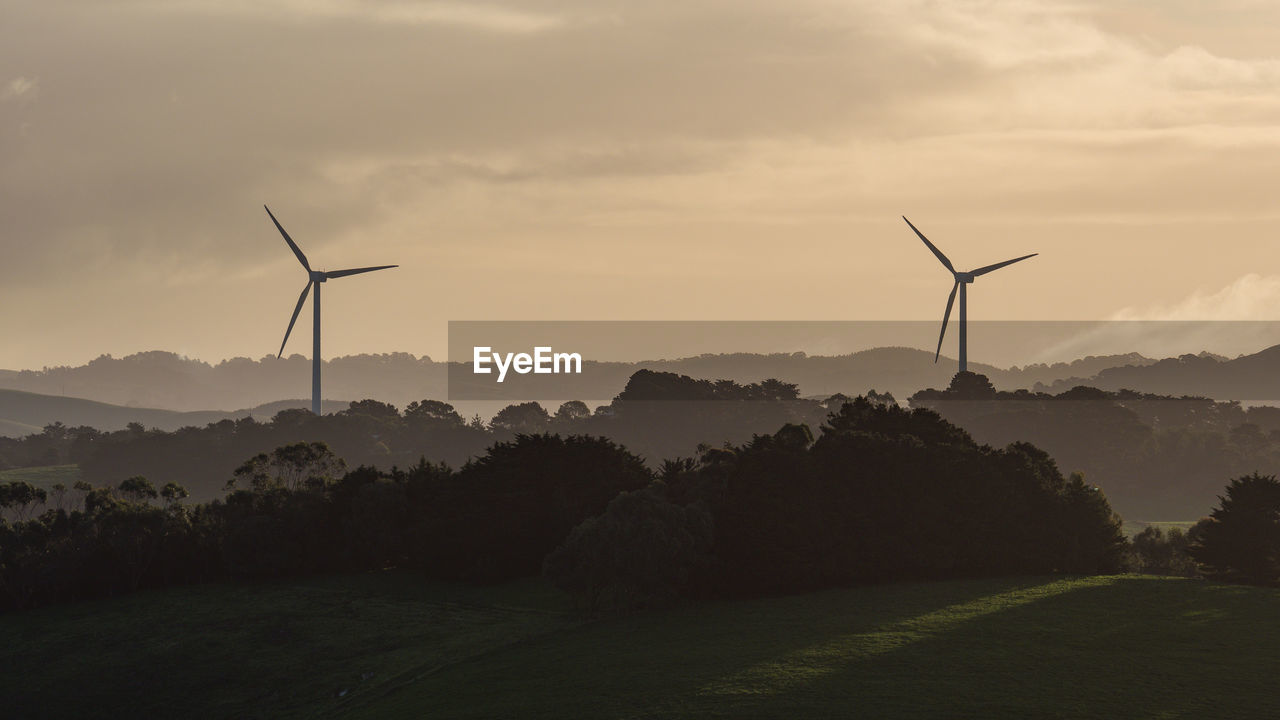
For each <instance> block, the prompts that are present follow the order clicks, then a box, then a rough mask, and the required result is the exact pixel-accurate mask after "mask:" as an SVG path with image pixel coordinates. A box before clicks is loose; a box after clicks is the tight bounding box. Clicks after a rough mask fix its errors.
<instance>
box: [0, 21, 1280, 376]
mask: <svg viewBox="0 0 1280 720" xmlns="http://www.w3.org/2000/svg"><path fill="white" fill-rule="evenodd" d="M1278 26H1280V5H1278V4H1276V3H1272V2H1262V1H1251V0H1224V1H1223V2H1218V3H1212V4H1209V3H1200V2H1190V1H1189V0H1107V1H1105V2H1102V1H1099V2H1087V1H1086V2H1048V1H1046V2H1035V1H1030V0H1022V1H1019V0H1009V1H1001V0H986V1H975V2H962V1H949V0H934V1H927V2H926V1H915V0H901V1H894V2H855V1H849V0H842V1H837V0H786V1H785V2H784V1H782V0H772V1H768V2H766V1H764V0H684V1H682V2H679V3H654V2H638V1H637V2H633V1H630V0H528V1H527V2H471V1H467V2H414V1H410V0H387V1H379V0H316V1H307V2H303V1H302V0H285V1H281V2H269V1H261V2H260V1H254V2H250V1H249V0H119V1H114V2H100V1H97V0H95V1H92V2H91V1H89V0H83V1H60V0H41V1H39V2H26V1H25V0H7V2H5V3H4V5H3V7H2V8H0V308H2V310H3V311H2V312H0V337H3V338H4V342H0V368H11V369H19V368H40V367H43V366H52V365H61V364H79V363H83V362H85V361H87V360H90V359H92V358H94V357H97V356H98V355H101V354H104V353H110V354H113V355H116V356H121V355H126V354H129V353H133V352H138V351H143V350H168V351H173V352H177V353H180V354H183V355H187V356H190V357H195V358H200V359H203V360H208V361H214V362H216V361H218V360H221V359H223V358H229V357H234V356H248V357H253V358H259V357H262V356H264V355H268V354H274V353H275V352H276V350H277V349H278V348H279V344H280V341H281V339H282V336H283V334H284V329H285V326H286V325H287V323H288V319H289V315H290V314H291V312H292V310H293V306H294V304H295V303H296V302H297V297H298V293H299V292H300V291H301V290H302V287H303V286H304V285H305V283H306V276H305V274H304V272H303V270H302V268H301V267H300V266H299V265H298V264H297V261H296V260H295V258H294V257H293V255H292V254H291V253H290V252H289V250H288V248H287V247H286V246H285V244H284V242H283V241H282V239H281V238H280V236H279V234H278V233H277V232H276V230H275V228H274V227H273V226H272V225H271V222H270V219H269V218H268V217H267V215H266V213H265V212H264V211H263V207H262V206H263V204H264V203H265V204H268V205H270V206H271V209H272V210H273V211H274V212H275V214H276V216H277V217H278V218H279V219H280V221H281V223H282V224H283V225H284V227H285V228H286V229H288V230H289V232H290V234H291V235H292V236H293V238H294V239H295V240H297V242H298V243H299V245H301V247H302V248H303V250H304V251H305V252H306V253H307V255H308V256H309V258H310V260H311V263H312V265H313V266H314V267H317V268H323V269H338V268H347V267H358V266H368V265H381V264H390V263H398V264H399V265H400V267H399V268H396V269H394V270H387V271H383V272H379V273H374V274H368V275H361V276H356V277H350V278H343V279H339V280H334V281H331V282H329V283H327V284H326V285H325V288H324V353H323V354H324V356H325V357H333V356H337V355H347V354H354V353H365V352H393V351H403V352H411V353H415V354H429V355H431V356H433V357H437V358H443V357H444V356H445V346H446V340H447V323H448V321H450V320H534V319H537V320H611V319H623V320H695V319H696V320H862V319H876V320H885V319H893V320H896V319H912V320H920V319H934V318H936V319H939V320H940V319H941V314H942V309H943V306H944V304H945V302H946V297H947V294H948V293H949V291H950V289H951V280H950V279H949V277H948V275H947V272H946V270H945V269H943V268H942V267H941V266H940V265H939V264H938V263H937V261H936V260H935V259H934V258H933V257H932V256H931V255H930V254H929V252H928V251H927V249H926V248H925V247H924V246H923V245H922V244H921V243H920V242H919V241H918V240H917V239H916V238H915V236H914V235H913V234H912V233H911V231H910V229H909V228H908V227H907V226H906V225H905V223H903V222H902V220H901V217H900V216H902V215H906V216H907V217H909V218H910V219H911V220H912V222H914V223H915V224H916V225H917V226H918V227H919V228H920V229H921V230H922V231H923V232H924V233H925V234H926V235H928V236H929V237H930V239H931V240H933V241H934V242H935V244H937V245H938V246H939V247H940V248H941V249H942V250H943V251H944V252H946V253H947V254H948V255H949V256H950V258H951V259H952V260H953V261H954V262H955V264H956V265H957V267H960V268H961V269H964V268H968V267H977V266H981V265H986V264H990V263H993V262H998V261H1001V260H1005V259H1008V258H1012V257H1016V256H1019V255H1024V254H1027V253H1032V252H1038V253H1040V255H1039V256H1038V257H1036V258H1033V259H1031V260H1029V261H1026V262H1023V263H1019V264H1017V265H1016V266H1013V267H1010V268H1006V269H1002V270H1000V271H998V272H996V273H993V274H991V275H988V276H984V277H983V278H982V279H981V280H980V281H979V282H978V283H977V284H975V285H974V286H972V287H971V288H970V294H969V316H970V318H972V319H974V320H994V319H1001V320H1096V319H1106V318H1125V319H1133V318H1138V319H1160V318H1177V319H1277V318H1280V247H1278V246H1277V241H1278V240H1280V212H1278V211H1277V205H1276V202H1275V199H1274V196H1275V184H1274V182H1273V181H1274V180H1275V179H1276V176H1277V174H1278V173H1280V50H1277V48H1276V45H1275V42H1274V28H1275V27H1278ZM307 312H309V310H308V311H307ZM303 317H304V318H306V317H307V316H306V315H304V316H303ZM310 341H311V337H310V324H309V322H302V321H300V323H299V327H298V328H296V329H295V330H294V333H293V336H292V337H291V338H290V341H289V347H288V348H287V350H286V352H301V353H309V352H310ZM931 342H932V339H930V338H926V339H925V340H923V341H922V345H924V346H928V345H930V344H931ZM726 350H732V348H726ZM975 359H976V358H975Z"/></svg>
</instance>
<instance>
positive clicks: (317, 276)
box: [262, 205, 399, 415]
mask: <svg viewBox="0 0 1280 720" xmlns="http://www.w3.org/2000/svg"><path fill="white" fill-rule="evenodd" d="M262 207H263V208H264V209H266V211H267V215H270V216H271V222H273V223H275V224H276V229H277V230H279V231H280V234H281V235H283V236H284V241H285V242H287V243H289V249H290V250H293V254H294V255H297V256H298V262H300V263H302V267H303V268H305V269H306V271H307V285H306V287H304V288H302V294H301V295H299V296H298V306H297V307H295V308H294V309H293V317H291V318H289V329H287V330H285V331H284V341H283V342H281V343H280V352H279V353H277V354H276V357H282V356H283V355H284V345H285V343H287V342H289V333H291V332H293V324H294V323H295V322H297V321H298V313H300V312H302V304H303V303H305V302H306V301H307V293H308V292H310V291H311V286H313V285H314V286H315V288H316V297H315V300H314V301H313V302H312V303H311V306H312V308H313V309H314V311H315V313H314V314H315V325H314V327H313V329H312V331H311V412H313V413H315V414H316V415H319V414H320V283H323V282H325V281H326V280H332V279H333V278H340V277H346V276H348V275H359V274H360V273H367V272H373V271H374V270H386V269H387V268H393V267H399V265H378V266H377V267H363V268H352V269H350V270H332V271H328V272H326V271H324V270H312V269H311V263H309V262H307V256H306V255H303V254H302V250H301V249H299V248H298V244H297V243H295V242H294V241H293V238H291V237H289V233H287V232H285V231H284V228H283V227H281V226H280V221H279V220H276V216H275V215H272V214H271V208H269V207H267V206H266V205H263V206H262Z"/></svg>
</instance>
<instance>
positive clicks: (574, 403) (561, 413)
mask: <svg viewBox="0 0 1280 720" xmlns="http://www.w3.org/2000/svg"><path fill="white" fill-rule="evenodd" d="M589 417H591V408H589V407H587V404H586V403H584V402H582V401H581V400H570V401H569V402H566V403H564V404H562V405H561V406H560V408H559V409H558V410H556V421H558V422H562V423H573V422H577V421H579V420H585V419H587V418H589Z"/></svg>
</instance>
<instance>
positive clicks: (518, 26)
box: [144, 0, 564, 34]
mask: <svg viewBox="0 0 1280 720" xmlns="http://www.w3.org/2000/svg"><path fill="white" fill-rule="evenodd" d="M144 5H146V6H148V7H150V8H153V9H155V10H157V11H168V12H175V11H176V12H187V13H201V14H209V15H214V16H228V15H239V16H248V17H256V18H273V19H278V20H287V21H294V22H308V21H317V20H325V21H329V20H342V21H354V22H366V23H385V24H392V25H441V26H446V27H454V28H461V29H469V30H480V31H487V32H495V33H516V34H523V33H535V32H541V31H544V30H550V29H553V28H556V27H559V26H561V25H562V24H563V23H564V21H563V18H560V17H557V16H556V15H553V14H547V13H536V12H529V11H526V10H517V9H514V8H510V7H504V6H501V5H495V4H486V3H479V2H475V3H473V2H414V1H413V0H376V1H373V2H370V1H369V0H276V1H275V2H257V1H250V0H164V2H159V3H144Z"/></svg>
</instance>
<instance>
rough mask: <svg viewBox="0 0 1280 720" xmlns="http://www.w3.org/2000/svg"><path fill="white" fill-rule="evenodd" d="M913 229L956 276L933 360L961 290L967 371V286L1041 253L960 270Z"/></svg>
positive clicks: (963, 363)
mask: <svg viewBox="0 0 1280 720" xmlns="http://www.w3.org/2000/svg"><path fill="white" fill-rule="evenodd" d="M902 219H903V220H906V221H907V224H908V225H911V221H910V220H907V217H906V216H905V215H903V216H902ZM911 229H912V230H915V233H916V235H919V236H920V239H921V240H923V241H924V244H925V245H928V246H929V249H930V250H932V251H933V254H934V255H937V256H938V259H939V260H941V261H942V264H943V266H944V267H946V268H947V270H948V271H949V272H950V273H951V276H952V277H953V278H955V284H954V285H952V286H951V296H950V297H948V298H947V310H946V312H945V313H943V315H942V331H941V332H939V333H938V350H937V352H935V353H934V354H933V361H934V362H938V358H939V357H940V356H941V355H942V338H943V337H945V336H946V334H947V320H948V319H949V318H950V317H951V304H952V303H953V302H955V299H956V290H959V291H960V372H965V371H966V370H968V369H969V347H968V331H969V328H968V317H967V314H968V313H967V312H966V309H965V304H966V303H965V286H966V285H968V284H969V283H971V282H973V281H974V279H976V278H977V277H978V276H979V275H986V274H987V273H989V272H991V271H992V270H999V269H1000V268H1002V267H1004V266H1005V265H1012V264H1014V263H1016V262H1021V261H1023V260H1026V259H1027V258H1031V257H1035V256H1036V255H1039V254H1040V253H1031V254H1030V255H1023V256H1022V257H1019V258H1014V259H1012V260H1005V261H1004V262H999V263H996V264H995V265H987V266H986V267H980V268H978V269H977V270H970V271H968V272H959V271H957V270H956V268H955V266H954V265H952V264H951V261H950V260H948V259H947V256H946V255H943V254H942V251H941V250H939V249H938V248H936V247H934V244H933V243H931V242H929V238H927V237H925V236H924V233H922V232H920V231H919V230H917V229H916V226H915V225H911Z"/></svg>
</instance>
